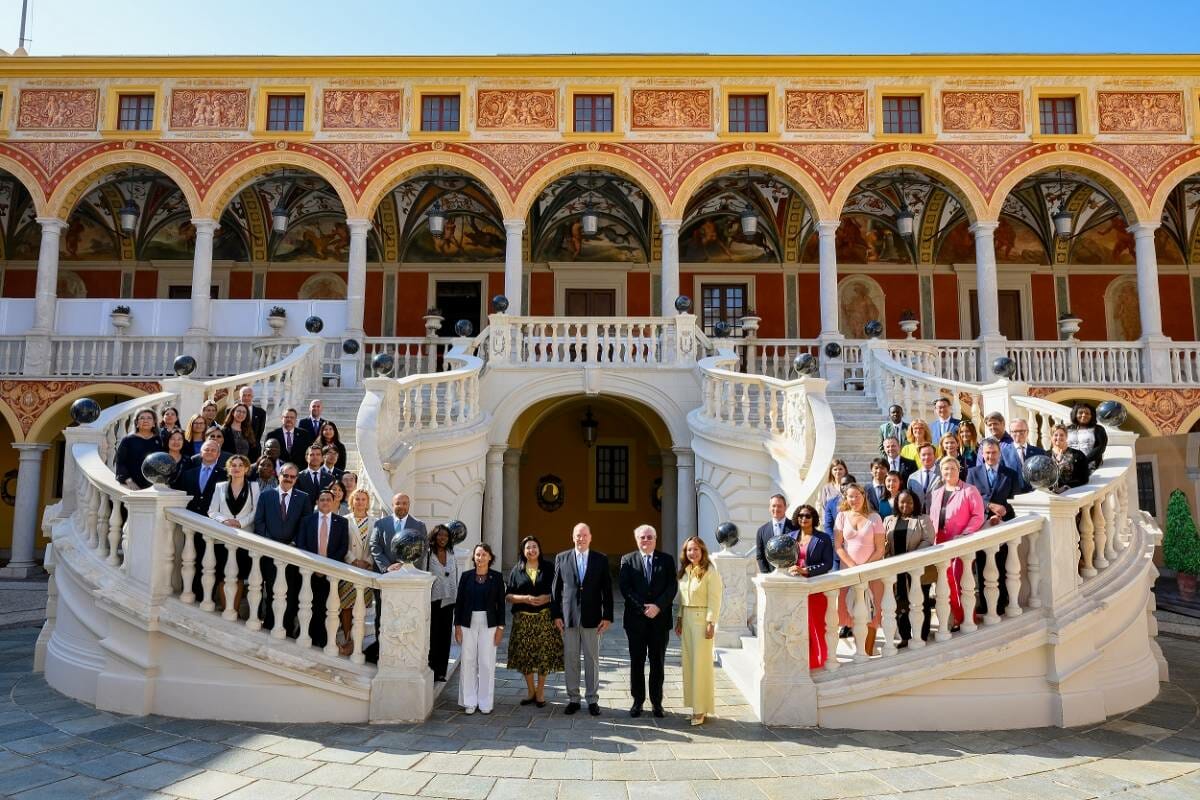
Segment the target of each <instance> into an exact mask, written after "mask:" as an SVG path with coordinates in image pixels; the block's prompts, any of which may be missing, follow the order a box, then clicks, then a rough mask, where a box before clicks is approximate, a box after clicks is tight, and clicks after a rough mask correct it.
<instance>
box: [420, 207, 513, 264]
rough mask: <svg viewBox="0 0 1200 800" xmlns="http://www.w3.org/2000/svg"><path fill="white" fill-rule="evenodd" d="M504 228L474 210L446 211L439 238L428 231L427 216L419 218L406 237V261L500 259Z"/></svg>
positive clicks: (502, 257)
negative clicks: (478, 214)
mask: <svg viewBox="0 0 1200 800" xmlns="http://www.w3.org/2000/svg"><path fill="white" fill-rule="evenodd" d="M504 239H505V237H504V231H503V230H501V229H500V228H499V227H497V226H496V225H495V224H494V223H492V222H490V221H488V220H486V219H483V218H482V217H479V216H477V215H475V214H468V213H460V214H455V213H448V214H446V227H445V230H444V231H443V233H442V236H441V238H439V239H435V238H434V237H433V234H431V233H430V232H429V222H428V219H427V218H426V219H422V220H421V222H420V224H419V225H418V226H417V228H416V230H414V231H413V232H412V233H411V234H410V235H409V238H408V247H407V249H406V250H405V252H404V260H405V261H415V262H422V261H431V262H439V261H441V262H446V261H452V262H461V261H503V260H504Z"/></svg>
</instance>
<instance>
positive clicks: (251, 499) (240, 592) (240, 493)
mask: <svg viewBox="0 0 1200 800" xmlns="http://www.w3.org/2000/svg"><path fill="white" fill-rule="evenodd" d="M225 472H226V473H227V474H228V475H229V479H228V480H224V481H221V482H220V483H218V484H217V485H216V488H215V489H213V497H212V502H211V503H209V505H208V518H209V519H211V520H213V521H214V522H219V523H221V524H222V525H228V526H229V527H231V528H238V529H239V530H243V531H247V532H248V533H254V509H255V508H257V507H258V493H259V491H260V489H259V486H258V482H257V481H252V480H250V479H249V477H248V476H249V473H250V459H248V458H246V457H245V456H243V455H232V456H230V457H229V460H228V461H226V462H225ZM213 552H214V553H215V554H216V556H217V576H216V577H217V585H216V587H215V589H216V591H215V600H216V602H217V605H218V606H220V607H221V609H222V610H223V609H224V608H225V563H226V560H227V559H228V557H229V551H228V548H226V547H225V545H223V544H217V545H216V547H215V548H214V549H213ZM236 561H237V572H238V581H237V594H236V596H235V597H234V598H233V608H234V609H235V610H237V611H240V609H241V605H242V598H243V597H244V596H245V594H246V576H247V575H249V574H250V566H251V560H250V554H249V553H248V552H247V551H245V550H238V551H237V558H236Z"/></svg>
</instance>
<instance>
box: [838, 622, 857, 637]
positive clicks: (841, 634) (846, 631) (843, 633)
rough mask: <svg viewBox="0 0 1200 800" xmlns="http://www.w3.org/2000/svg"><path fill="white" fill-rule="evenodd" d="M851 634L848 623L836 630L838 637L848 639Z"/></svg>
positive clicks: (852, 632)
mask: <svg viewBox="0 0 1200 800" xmlns="http://www.w3.org/2000/svg"><path fill="white" fill-rule="evenodd" d="M853 635H854V631H852V630H850V626H849V625H843V626H842V629H841V630H839V631H838V638H839V639H849V638H850V637H851V636H853Z"/></svg>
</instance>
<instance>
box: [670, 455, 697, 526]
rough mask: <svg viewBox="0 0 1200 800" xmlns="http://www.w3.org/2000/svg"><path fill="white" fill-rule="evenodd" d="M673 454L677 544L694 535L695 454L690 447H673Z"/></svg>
mask: <svg viewBox="0 0 1200 800" xmlns="http://www.w3.org/2000/svg"><path fill="white" fill-rule="evenodd" d="M671 449H672V450H673V451H674V452H675V475H676V486H678V487H679V488H678V490H677V494H676V497H675V499H676V502H677V503H678V506H679V509H678V514H677V516H676V519H677V520H678V523H677V527H676V533H675V536H676V539H677V540H678V541H679V542H683V540H685V539H687V538H688V537H689V536H694V535H695V534H696V454H695V453H693V452H692V450H691V448H690V447H673V448H671Z"/></svg>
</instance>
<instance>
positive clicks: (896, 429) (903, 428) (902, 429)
mask: <svg viewBox="0 0 1200 800" xmlns="http://www.w3.org/2000/svg"><path fill="white" fill-rule="evenodd" d="M889 436H895V437H896V438H897V439H899V440H900V446H901V447H903V446H904V444H905V442H907V441H908V423H907V422H904V421H901V422H900V423H899V424H897V423H895V422H892V421H891V420H890V419H889V420H887V421H886V422H884V423H883V424H882V425H880V426H879V454H880V455H883V440H884V439H886V438H888V437H889Z"/></svg>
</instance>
